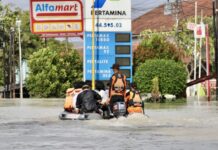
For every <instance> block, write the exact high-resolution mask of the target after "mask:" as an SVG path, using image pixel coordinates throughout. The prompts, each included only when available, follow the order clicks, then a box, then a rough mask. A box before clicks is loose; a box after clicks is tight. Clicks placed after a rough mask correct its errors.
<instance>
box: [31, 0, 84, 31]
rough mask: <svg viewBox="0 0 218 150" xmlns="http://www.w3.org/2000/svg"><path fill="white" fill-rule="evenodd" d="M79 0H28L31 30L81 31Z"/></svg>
mask: <svg viewBox="0 0 218 150" xmlns="http://www.w3.org/2000/svg"><path fill="white" fill-rule="evenodd" d="M82 7H83V6H82V2H81V1H80V0H30V10H31V11H30V13H31V31H32V33H35V34H51V33H54V34H57V33H80V32H83V9H82Z"/></svg>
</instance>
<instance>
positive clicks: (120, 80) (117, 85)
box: [112, 73, 126, 93]
mask: <svg viewBox="0 0 218 150" xmlns="http://www.w3.org/2000/svg"><path fill="white" fill-rule="evenodd" d="M114 77H115V79H113V78H112V79H113V82H112V89H113V90H114V91H115V92H116V93H121V92H124V90H125V88H126V83H125V80H126V79H125V76H124V75H123V74H120V73H117V74H115V75H114Z"/></svg>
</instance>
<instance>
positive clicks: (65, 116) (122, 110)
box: [59, 102, 126, 120]
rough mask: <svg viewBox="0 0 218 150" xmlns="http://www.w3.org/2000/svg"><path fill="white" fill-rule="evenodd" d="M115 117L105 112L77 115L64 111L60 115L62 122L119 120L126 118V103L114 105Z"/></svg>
mask: <svg viewBox="0 0 218 150" xmlns="http://www.w3.org/2000/svg"><path fill="white" fill-rule="evenodd" d="M113 112H114V113H113V115H112V116H111V115H110V114H109V113H108V111H103V110H102V113H101V114H98V113H86V114H76V113H71V112H67V111H63V112H62V113H61V114H60V115H59V119H61V120H92V119H95V120H96V119H111V118H114V117H115V118H119V117H121V116H126V106H125V103H124V102H116V103H114V105H113Z"/></svg>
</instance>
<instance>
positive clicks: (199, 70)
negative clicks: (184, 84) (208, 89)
mask: <svg viewBox="0 0 218 150" xmlns="http://www.w3.org/2000/svg"><path fill="white" fill-rule="evenodd" d="M202 24H203V10H201V25H202ZM201 29H202V27H201ZM202 30H203V29H202ZM202 38H203V37H201V38H200V49H199V58H198V65H199V66H198V78H199V79H200V78H201V66H202V64H201V59H202V57H201V51H202ZM200 88H201V83H199V84H198V100H199V99H200Z"/></svg>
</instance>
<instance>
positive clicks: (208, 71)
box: [206, 25, 210, 101]
mask: <svg viewBox="0 0 218 150" xmlns="http://www.w3.org/2000/svg"><path fill="white" fill-rule="evenodd" d="M209 34H210V33H209V26H208V25H206V59H207V61H206V62H207V76H209V75H210V42H209V39H210V38H209V37H210V36H209ZM207 98H208V101H210V80H207Z"/></svg>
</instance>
